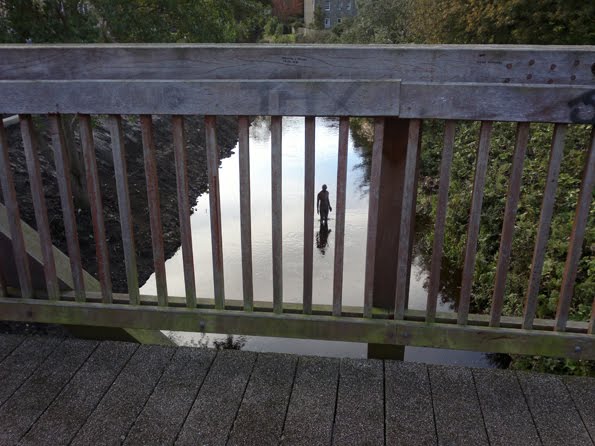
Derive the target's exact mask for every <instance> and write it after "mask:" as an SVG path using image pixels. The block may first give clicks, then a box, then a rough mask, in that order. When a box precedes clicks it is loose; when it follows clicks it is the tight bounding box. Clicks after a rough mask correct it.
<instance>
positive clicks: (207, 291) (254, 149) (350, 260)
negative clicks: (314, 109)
mask: <svg viewBox="0 0 595 446" xmlns="http://www.w3.org/2000/svg"><path fill="white" fill-rule="evenodd" d="M282 150H283V174H282V177H283V183H282V189H283V209H282V212H283V300H284V302H301V301H302V290H303V288H302V277H303V276H302V274H303V238H304V214H303V213H304V206H303V203H304V119H303V118H290V117H285V118H283V148H282ZM337 151H338V120H331V119H323V118H317V120H316V192H318V190H320V188H321V186H322V184H326V185H327V186H328V190H329V192H330V200H331V206H333V210H334V207H335V204H336V179H337ZM360 163H361V158H360V155H359V154H358V152H357V151H356V150H354V146H353V140H352V139H351V135H350V138H349V151H348V167H347V169H348V170H347V197H346V212H345V261H344V275H343V304H344V305H355V306H361V305H362V303H363V292H364V272H365V254H366V229H367V219H368V196H367V191H366V190H364V189H362V186H361V184H362V179H363V171H362V170H361V169H359V168H358V167H357V166H358V165H359V164H360ZM191 174H192V173H191V172H189V175H191ZM250 181H251V198H252V253H253V273H254V279H253V280H254V299H255V300H260V301H272V297H273V287H272V277H271V271H272V247H271V232H272V223H271V220H272V209H271V146H270V131H269V121H268V120H265V119H258V120H256V121H255V122H254V123H253V124H252V126H251V127H250ZM220 194H221V216H222V235H223V255H224V275H225V297H226V299H238V300H241V299H242V269H241V268H242V265H241V243H240V242H241V240H240V206H239V200H240V195H239V194H240V193H239V167H238V156H237V147H236V149H235V150H234V155H232V156H231V157H229V158H226V159H224V160H223V161H222V165H221V169H220ZM315 218H316V220H315V226H314V232H315V235H317V236H319V234H318V233H319V230H320V224H319V222H318V218H317V216H316V214H315ZM191 225H192V242H193V250H194V264H195V274H196V283H197V295H198V296H199V297H212V296H213V273H212V265H211V235H210V217H209V200H208V195H207V194H204V195H202V196H201V197H199V198H198V200H197V203H196V208H195V212H194V214H193V215H192V217H191ZM328 227H329V229H330V233H329V234H328V240H327V243H328V245H327V246H326V247H324V248H315V249H314V274H313V302H314V303H319V304H332V282H333V262H334V237H335V231H334V228H335V215H334V212H331V213H330V214H329V222H328ZM311 243H313V244H315V246H316V240H312V241H311ZM166 271H167V285H168V292H169V294H170V295H172V296H183V295H184V274H183V267H182V252H181V249H179V250H178V251H177V253H176V254H175V255H174V256H173V257H172V258H171V259H169V260H168V261H167V262H166ZM426 276H427V272H426V271H424V270H421V269H420V268H419V267H418V266H417V265H416V264H415V262H414V265H413V267H412V272H411V285H410V300H409V306H410V308H416V309H424V308H425V298H426V297H425V295H426V291H425V290H424V288H423V283H424V280H425V278H426ZM141 292H142V293H145V294H156V286H155V276H154V274H153V275H152V276H151V277H150V278H149V280H148V281H147V282H146V283H145V285H144V286H143V287H142V289H141ZM438 310H439V311H440V310H442V311H448V305H446V304H443V303H442V302H440V301H439V302H438ZM170 335H171V336H172V337H173V338H174V339H175V340H176V342H178V343H181V344H187V345H209V346H213V343H216V342H221V341H222V336H216V335H211V334H209V335H206V336H205V335H201V334H200V333H170ZM223 338H224V336H223ZM239 341H240V343H241V344H242V348H243V349H246V350H255V351H275V352H289V353H298V354H319V355H324V356H339V357H365V356H366V345H365V344H358V343H348V342H323V341H315V340H295V339H291V340H290V339H278V338H264V337H255V336H251V337H240V338H239ZM406 359H407V360H413V361H415V360H419V361H423V362H439V363H461V364H466V365H473V366H476V367H477V366H479V367H482V366H483V367H485V366H489V365H488V362H487V360H486V359H485V357H484V355H482V354H479V353H470V352H452V351H445V350H437V349H421V348H407V349H406Z"/></svg>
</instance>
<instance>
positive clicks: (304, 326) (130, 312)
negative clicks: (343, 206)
mask: <svg viewBox="0 0 595 446" xmlns="http://www.w3.org/2000/svg"><path fill="white" fill-rule="evenodd" d="M114 297H116V296H114ZM0 314H1V315H2V318H3V319H6V320H13V321H21V322H43V323H56V324H66V325H68V324H74V325H93V326H105V327H124V328H136V329H153V330H174V331H189V332H207V333H230V334H241V335H255V336H274V337H287V338H305V339H320V340H331V341H348V342H366V343H377V344H397V345H407V346H416V347H435V348H450V349H458V350H474V351H483V352H494V353H511V354H529V355H544V356H559V357H566V358H571V359H595V337H594V336H592V335H588V334H582V333H568V332H552V331H545V330H522V329H512V328H502V327H499V328H495V327H485V326H473V325H466V326H462V325H455V324H444V323H434V324H427V323H425V322H416V321H409V320H391V319H374V318H362V317H333V316H322V315H303V314H291V313H282V314H274V313H272V312H249V313H247V312H242V311H235V310H223V311H222V310H211V309H190V308H176V307H157V306H144V305H141V306H131V305H128V304H100V303H76V302H64V301H62V302H51V301H43V300H35V299H22V298H1V299H0Z"/></svg>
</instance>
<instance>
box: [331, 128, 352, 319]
mask: <svg viewBox="0 0 595 446" xmlns="http://www.w3.org/2000/svg"><path fill="white" fill-rule="evenodd" d="M348 144H349V118H341V119H340V121H339V155H338V159H337V202H336V204H337V206H336V209H335V211H336V212H335V218H336V219H337V221H336V223H335V263H334V269H333V315H334V316H341V307H342V304H343V302H342V301H343V259H344V253H345V195H346V191H347V152H348Z"/></svg>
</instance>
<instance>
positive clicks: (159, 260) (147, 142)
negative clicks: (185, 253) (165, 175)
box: [140, 115, 167, 306]
mask: <svg viewBox="0 0 595 446" xmlns="http://www.w3.org/2000/svg"><path fill="white" fill-rule="evenodd" d="M140 123H141V131H142V139H143V158H144V164H145V178H146V180H147V201H148V203H149V224H150V225H151V244H152V247H153V265H154V268H155V283H156V285H157V302H158V304H159V305H161V306H166V305H167V279H166V277H165V252H164V250H163V227H162V225H161V206H160V204H159V180H158V178H157V161H156V160H155V142H154V140H153V120H152V117H151V115H142V116H141V117H140Z"/></svg>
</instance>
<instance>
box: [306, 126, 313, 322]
mask: <svg viewBox="0 0 595 446" xmlns="http://www.w3.org/2000/svg"><path fill="white" fill-rule="evenodd" d="M315 151H316V118H314V117H311V116H309V117H306V123H305V144H304V164H305V166H304V282H303V283H304V285H303V286H304V290H303V301H304V313H305V314H311V313H312V272H313V271H312V264H313V254H314V206H315V203H314V201H315V198H314V196H315V194H316V192H315V186H314V179H315V173H316V172H315V169H316V152H315Z"/></svg>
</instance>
